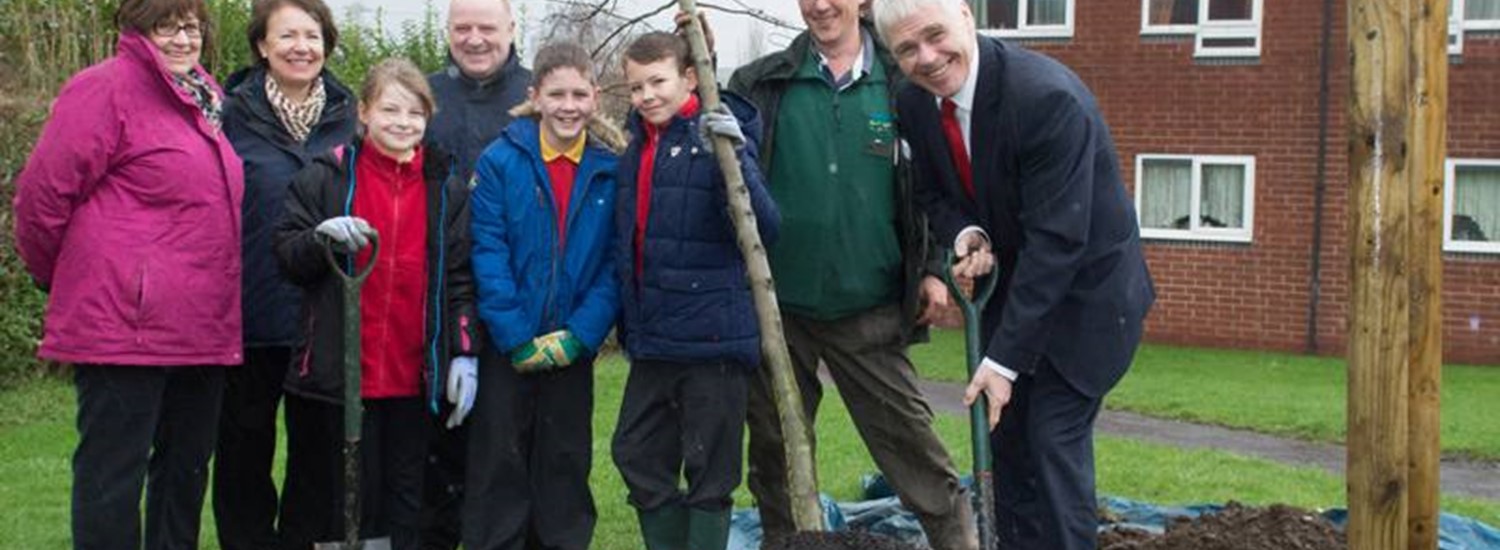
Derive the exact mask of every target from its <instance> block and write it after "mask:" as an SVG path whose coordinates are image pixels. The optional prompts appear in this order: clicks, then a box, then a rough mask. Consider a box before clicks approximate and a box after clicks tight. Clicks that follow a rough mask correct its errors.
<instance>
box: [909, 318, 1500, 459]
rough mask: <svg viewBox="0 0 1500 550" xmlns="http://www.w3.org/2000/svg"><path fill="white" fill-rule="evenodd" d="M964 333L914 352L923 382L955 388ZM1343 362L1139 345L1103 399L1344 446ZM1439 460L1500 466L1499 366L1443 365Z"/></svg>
mask: <svg viewBox="0 0 1500 550" xmlns="http://www.w3.org/2000/svg"><path fill="white" fill-rule="evenodd" d="M963 354H964V342H963V333H962V332H959V331H956V330H942V331H934V332H933V340H932V343H930V344H927V345H923V346H916V347H913V348H912V360H913V361H914V362H915V363H916V364H917V368H918V370H919V371H920V372H921V373H922V375H923V376H924V377H927V378H929V379H933V380H944V381H963V380H965V379H966V376H965V374H964V366H963V356H964V355H963ZM1346 374H1347V372H1346V370H1345V363H1344V360H1343V359H1342V358H1330V357H1310V356H1305V355H1292V354H1285V353H1269V352H1257V351H1237V350H1216V349H1198V348H1180V347H1168V346H1157V345H1143V346H1141V349H1140V351H1139V353H1137V354H1136V358H1135V364H1134V365H1133V366H1131V368H1130V372H1129V374H1126V375H1125V379H1124V380H1122V381H1121V382H1120V385H1119V386H1118V387H1116V388H1115V389H1114V391H1113V392H1110V394H1109V397H1108V399H1107V401H1106V404H1107V406H1109V407H1110V408H1112V409H1120V410H1128V411H1135V412H1139V413H1143V414H1148V415H1152V416H1159V417H1166V418H1175V419H1180V420H1188V421H1193V422H1204V423H1209V424H1218V425H1222V426H1232V427H1236V428H1247V429H1252V430H1255V431H1259V432H1264V433H1271V434H1277V435H1284V436H1291V437H1297V438H1302V439H1310V440H1316V441H1330V442H1342V441H1343V439H1344V434H1345V431H1344V429H1345V426H1344V423H1345V420H1344V418H1345V412H1346V411H1345V399H1346V395H1347V391H1348V379H1347V377H1346ZM1442 391H1443V410H1442V424H1443V433H1442V445H1443V451H1444V452H1446V453H1454V454H1460V455H1468V456H1474V457H1480V458H1486V459H1500V414H1495V404H1494V401H1495V399H1496V397H1497V396H1500V367H1494V366H1491V367H1476V366H1463V365H1447V366H1445V367H1443V388H1442Z"/></svg>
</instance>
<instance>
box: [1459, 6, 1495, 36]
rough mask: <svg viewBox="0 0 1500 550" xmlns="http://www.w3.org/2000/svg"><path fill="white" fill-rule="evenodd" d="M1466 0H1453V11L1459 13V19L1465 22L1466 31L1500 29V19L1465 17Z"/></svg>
mask: <svg viewBox="0 0 1500 550" xmlns="http://www.w3.org/2000/svg"><path fill="white" fill-rule="evenodd" d="M1464 3H1465V2H1464V0H1453V8H1452V9H1453V13H1456V14H1458V16H1457V19H1459V20H1460V21H1462V22H1463V28H1464V30H1466V31H1497V30H1500V19H1464V11H1466V10H1464Z"/></svg>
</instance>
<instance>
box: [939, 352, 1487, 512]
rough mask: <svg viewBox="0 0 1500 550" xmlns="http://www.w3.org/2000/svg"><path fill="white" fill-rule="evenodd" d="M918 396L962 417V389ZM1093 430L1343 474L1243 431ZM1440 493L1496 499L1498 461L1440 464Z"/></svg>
mask: <svg viewBox="0 0 1500 550" xmlns="http://www.w3.org/2000/svg"><path fill="white" fill-rule="evenodd" d="M921 388H922V393H923V394H924V395H926V396H927V400H928V402H929V403H931V404H932V408H933V410H935V411H939V412H943V413H952V414H958V415H967V409H966V408H965V407H964V406H963V386H961V385H958V384H952V383H944V382H931V381H926V380H923V381H922V382H921ZM1095 426H1096V427H1097V432H1098V433H1101V434H1105V435H1111V436H1117V437H1128V438H1131V439H1138V440H1142V441H1148V442H1151V443H1159V444H1163V445H1171V446H1174V447H1180V448H1184V449H1216V450H1220V451H1228V452H1232V453H1235V454H1240V455H1246V456H1254V457H1258V458H1263V459H1266V460H1271V461H1275V462H1279V463H1282V464H1287V465H1290V466H1301V467H1318V468H1322V469H1324V470H1326V471H1328V472H1330V473H1333V474H1335V475H1338V476H1343V475H1344V455H1345V451H1344V446H1343V445H1336V444H1332V443H1312V442H1307V441H1301V440H1297V439H1289V438H1282V437H1276V436H1270V435H1265V434H1260V433H1256V432H1252V431H1248V430H1239V429H1232V428H1223V427H1219V426H1210V425H1205V424H1194V423H1191V422H1181V421H1176V420H1162V419H1159V418H1152V417H1148V416H1144V415H1139V414H1135V413H1129V412H1121V411H1110V410H1106V411H1104V412H1103V413H1100V415H1099V420H1098V422H1097V423H1096V424H1095ZM1442 485H1443V489H1442V491H1443V493H1444V494H1448V495H1462V496H1467V497H1474V498H1482V499H1486V500H1492V501H1500V462H1487V461H1474V460H1464V459H1447V458H1445V459H1444V460H1443V465H1442Z"/></svg>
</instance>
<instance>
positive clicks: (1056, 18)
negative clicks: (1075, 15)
mask: <svg viewBox="0 0 1500 550" xmlns="http://www.w3.org/2000/svg"><path fill="white" fill-rule="evenodd" d="M1067 23H1068V0H1026V24H1027V25H1066V24H1067Z"/></svg>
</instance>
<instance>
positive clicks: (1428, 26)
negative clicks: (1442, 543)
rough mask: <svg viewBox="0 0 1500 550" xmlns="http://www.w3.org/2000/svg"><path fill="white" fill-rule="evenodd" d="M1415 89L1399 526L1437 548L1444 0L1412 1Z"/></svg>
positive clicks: (1422, 546)
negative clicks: (1404, 462) (1403, 514)
mask: <svg viewBox="0 0 1500 550" xmlns="http://www.w3.org/2000/svg"><path fill="white" fill-rule="evenodd" d="M1413 4H1414V6H1413V9H1412V14H1411V17H1412V21H1411V25H1412V28H1413V30H1412V36H1413V37H1414V39H1415V43H1414V44H1413V49H1414V55H1412V59H1413V60H1414V61H1415V63H1416V65H1417V66H1416V67H1415V68H1413V70H1412V74H1413V75H1414V77H1415V78H1416V90H1415V91H1416V94H1415V96H1414V97H1413V101H1412V103H1413V104H1412V109H1413V113H1412V117H1413V121H1412V125H1411V136H1410V137H1409V138H1408V140H1409V143H1410V144H1411V151H1412V157H1411V158H1412V162H1411V166H1412V171H1411V172H1412V173H1411V181H1412V185H1411V190H1410V193H1411V195H1410V196H1411V205H1412V210H1411V216H1412V217H1411V224H1410V225H1411V235H1410V241H1409V242H1410V243H1411V244H1410V246H1411V248H1410V250H1409V252H1410V253H1411V255H1412V259H1411V279H1410V284H1411V344H1410V346H1411V348H1410V350H1409V353H1410V363H1409V368H1410V374H1409V378H1408V388H1407V399H1408V400H1409V401H1408V407H1409V411H1408V416H1407V418H1408V422H1409V425H1408V429H1409V430H1410V432H1409V433H1410V437H1409V439H1408V445H1410V446H1409V447H1408V450H1407V451H1408V453H1409V457H1410V460H1409V461H1408V464H1409V465H1408V470H1407V477H1408V486H1409V487H1410V490H1409V492H1408V493H1407V530H1408V535H1409V537H1410V539H1409V541H1408V548H1410V549H1411V550H1436V548H1437V547H1438V513H1439V506H1438V488H1439V482H1438V478H1439V475H1438V471H1439V463H1440V460H1441V458H1442V456H1441V455H1442V450H1441V445H1440V441H1439V437H1438V434H1439V433H1441V431H1442V429H1441V426H1440V423H1439V414H1438V410H1439V403H1440V401H1441V400H1440V396H1439V389H1440V388H1441V381H1442V368H1443V330H1442V319H1443V315H1442V287H1443V284H1442V281H1443V252H1442V247H1443V235H1442V229H1443V178H1444V177H1445V175H1446V174H1445V167H1444V161H1445V159H1446V158H1447V156H1448V148H1447V141H1448V119H1447V116H1448V8H1449V0H1413Z"/></svg>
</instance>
